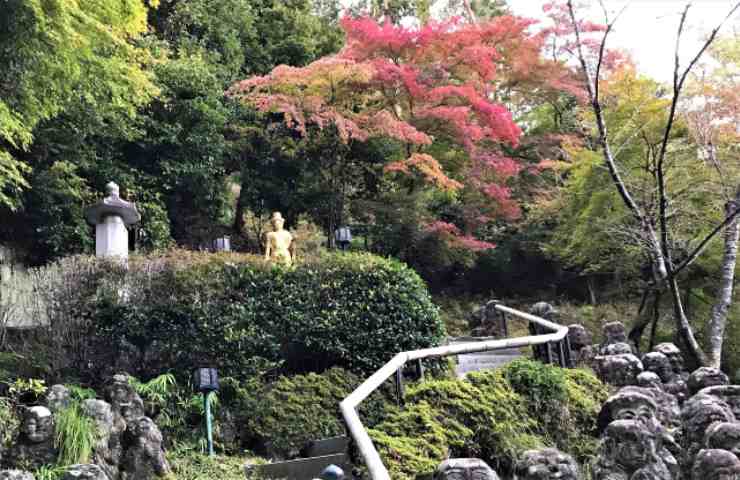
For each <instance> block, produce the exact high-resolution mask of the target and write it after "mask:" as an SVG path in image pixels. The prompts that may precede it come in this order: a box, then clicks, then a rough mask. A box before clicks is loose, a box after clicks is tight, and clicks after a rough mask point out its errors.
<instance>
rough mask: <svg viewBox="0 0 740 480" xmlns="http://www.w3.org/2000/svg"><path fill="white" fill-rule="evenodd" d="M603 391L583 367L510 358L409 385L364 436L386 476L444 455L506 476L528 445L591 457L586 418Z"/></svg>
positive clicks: (407, 475) (405, 475)
mask: <svg viewBox="0 0 740 480" xmlns="http://www.w3.org/2000/svg"><path fill="white" fill-rule="evenodd" d="M606 396H607V388H606V386H605V385H603V384H602V383H601V382H600V381H599V380H598V379H597V378H596V377H595V376H594V375H593V374H592V373H590V372H586V371H583V370H564V369H560V368H558V367H553V366H549V365H543V364H540V363H538V362H533V361H530V360H517V361H515V362H512V363H511V364H509V365H508V366H506V367H504V368H502V369H500V370H495V371H484V372H476V373H471V374H468V375H467V377H466V380H433V381H428V382H422V383H419V384H415V385H413V386H410V387H409V388H408V390H407V393H406V407H405V408H404V409H403V410H398V411H393V410H391V411H390V412H389V414H388V415H387V416H386V417H385V418H384V419H383V421H382V422H380V423H378V424H376V425H375V426H374V427H373V428H372V429H371V430H370V435H371V437H372V438H373V440H374V441H375V443H376V446H377V447H378V450H379V451H380V453H381V456H382V457H383V459H384V461H385V464H386V466H387V467H388V468H389V471H390V473H391V476H392V477H393V478H398V479H413V478H416V475H418V474H420V473H422V474H423V473H432V472H433V471H434V469H435V468H436V467H437V466H438V465H439V463H440V462H441V461H442V460H444V459H445V458H447V457H475V458H482V459H484V460H485V461H486V462H487V463H488V464H489V465H491V466H492V467H493V468H494V469H496V470H497V471H498V472H499V473H500V474H504V475H506V474H508V473H510V472H511V470H512V468H513V465H514V462H515V461H516V459H517V458H518V456H519V455H520V454H521V453H522V452H523V451H525V450H527V449H530V448H537V447H542V446H556V447H558V448H560V449H562V450H563V451H566V452H570V453H572V454H574V455H575V456H576V457H577V458H578V459H579V461H581V462H584V461H587V460H588V459H590V458H592V457H593V455H594V454H595V452H596V446H597V442H598V439H597V437H596V432H595V428H594V427H595V425H594V419H595V418H596V416H597V414H598V411H599V409H600V408H601V404H602V402H603V401H604V400H605V399H606Z"/></svg>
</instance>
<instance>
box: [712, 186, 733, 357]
mask: <svg viewBox="0 0 740 480" xmlns="http://www.w3.org/2000/svg"><path fill="white" fill-rule="evenodd" d="M737 208H740V187H738V190H737V194H736V196H735V200H734V201H729V202H727V204H726V205H725V211H726V213H727V215H731V214H732V212H734V211H735V209H737ZM723 236H724V243H725V249H724V254H723V256H722V266H721V268H720V271H721V274H720V282H719V291H718V292H717V300H716V301H715V303H714V306H713V307H712V314H711V317H710V318H709V347H708V349H707V360H708V364H709V366H710V367H715V368H719V366H720V363H721V360H722V341H723V340H724V335H725V327H726V326H727V311H728V310H729V308H730V305H731V304H732V293H733V284H734V282H735V266H736V265H737V244H738V239H740V217H737V216H736V217H735V218H734V220H733V221H732V222H730V223H728V224H727V226H726V227H725V231H724V235H723Z"/></svg>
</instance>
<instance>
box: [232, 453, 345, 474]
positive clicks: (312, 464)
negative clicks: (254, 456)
mask: <svg viewBox="0 0 740 480" xmlns="http://www.w3.org/2000/svg"><path fill="white" fill-rule="evenodd" d="M332 464H333V465H336V466H338V467H340V468H341V469H342V470H344V472H345V473H347V472H351V471H352V464H351V463H350V461H349V457H348V456H347V454H346V453H335V454H332V455H324V456H321V457H312V458H298V459H296V460H287V461H285V462H275V463H265V464H262V465H246V466H245V467H244V473H245V475H246V478H260V479H267V480H278V479H279V480H310V479H312V478H319V475H321V472H323V471H324V469H325V468H326V467H328V466H329V465H332Z"/></svg>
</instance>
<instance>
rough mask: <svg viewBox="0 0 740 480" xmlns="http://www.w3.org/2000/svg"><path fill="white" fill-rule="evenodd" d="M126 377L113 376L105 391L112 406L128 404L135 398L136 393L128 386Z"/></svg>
mask: <svg viewBox="0 0 740 480" xmlns="http://www.w3.org/2000/svg"><path fill="white" fill-rule="evenodd" d="M128 379H129V377H128V375H122V374H121V375H114V376H113V381H112V382H111V384H110V386H109V387H108V389H107V392H106V393H107V397H108V401H109V402H110V403H112V404H113V405H121V404H124V403H129V402H130V401H131V399H132V398H133V397H134V396H136V391H135V390H134V388H133V387H132V386H131V385H130V384H129V380H128Z"/></svg>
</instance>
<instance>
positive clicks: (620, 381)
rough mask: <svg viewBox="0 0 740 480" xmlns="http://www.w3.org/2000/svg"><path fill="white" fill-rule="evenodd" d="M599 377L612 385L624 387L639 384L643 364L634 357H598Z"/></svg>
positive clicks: (629, 354) (630, 355)
mask: <svg viewBox="0 0 740 480" xmlns="http://www.w3.org/2000/svg"><path fill="white" fill-rule="evenodd" d="M596 360H597V362H598V371H599V377H601V379H602V380H603V381H605V382H607V383H609V384H611V385H616V386H618V387H624V386H627V385H634V384H636V383H637V375H639V374H640V373H642V362H641V361H640V359H638V358H637V357H635V356H634V355H632V354H631V353H628V354H621V355H606V356H601V357H596Z"/></svg>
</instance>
